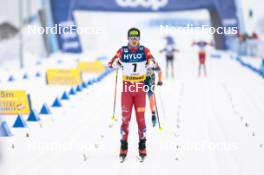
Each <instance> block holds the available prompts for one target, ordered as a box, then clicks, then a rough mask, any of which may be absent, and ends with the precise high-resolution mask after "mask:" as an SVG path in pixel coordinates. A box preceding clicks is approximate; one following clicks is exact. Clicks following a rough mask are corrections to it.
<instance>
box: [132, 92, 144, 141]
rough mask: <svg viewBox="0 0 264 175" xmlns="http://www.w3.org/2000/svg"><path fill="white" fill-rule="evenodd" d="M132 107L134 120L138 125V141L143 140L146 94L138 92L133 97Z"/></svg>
mask: <svg viewBox="0 0 264 175" xmlns="http://www.w3.org/2000/svg"><path fill="white" fill-rule="evenodd" d="M134 105H135V111H136V119H137V124H138V135H139V139H143V138H145V131H146V124H145V107H146V93H145V92H144V91H141V90H140V91H139V92H137V94H136V95H135V97H134Z"/></svg>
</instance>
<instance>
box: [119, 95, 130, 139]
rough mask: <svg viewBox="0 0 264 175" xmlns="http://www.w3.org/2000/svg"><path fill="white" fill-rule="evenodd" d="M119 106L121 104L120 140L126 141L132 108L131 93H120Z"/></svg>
mask: <svg viewBox="0 0 264 175" xmlns="http://www.w3.org/2000/svg"><path fill="white" fill-rule="evenodd" d="M121 104H122V124H121V134H122V140H127V138H128V134H129V122H130V119H131V113H132V107H133V96H132V93H131V92H122V97H121Z"/></svg>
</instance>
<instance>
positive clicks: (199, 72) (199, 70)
mask: <svg viewBox="0 0 264 175" xmlns="http://www.w3.org/2000/svg"><path fill="white" fill-rule="evenodd" d="M201 68H202V64H201V63H199V67H198V76H199V77H200V75H201Z"/></svg>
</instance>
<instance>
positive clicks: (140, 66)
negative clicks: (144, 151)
mask: <svg viewBox="0 0 264 175" xmlns="http://www.w3.org/2000/svg"><path fill="white" fill-rule="evenodd" d="M150 60H153V57H152V54H151V52H150V50H149V49H148V48H146V47H144V46H139V47H138V48H134V49H133V48H130V47H128V46H124V47H122V48H120V49H119V50H118V51H117V53H116V54H115V56H114V57H113V58H112V60H111V61H110V62H109V66H110V67H111V65H112V64H113V62H115V61H118V62H119V63H120V64H121V65H122V71H123V91H122V95H121V104H122V124H121V134H122V140H127V139H128V134H129V122H130V119H131V113H132V108H133V106H134V108H135V114H136V120H137V124H138V135H139V139H144V138H145V132H146V124H145V106H146V92H145V90H144V80H145V78H146V71H147V67H146V65H147V63H148V61H150Z"/></svg>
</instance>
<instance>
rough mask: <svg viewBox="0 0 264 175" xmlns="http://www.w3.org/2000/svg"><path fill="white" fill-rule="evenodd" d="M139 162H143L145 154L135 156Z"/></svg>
mask: <svg viewBox="0 0 264 175" xmlns="http://www.w3.org/2000/svg"><path fill="white" fill-rule="evenodd" d="M137 158H138V160H139V162H140V163H143V162H144V161H145V159H146V156H137Z"/></svg>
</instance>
